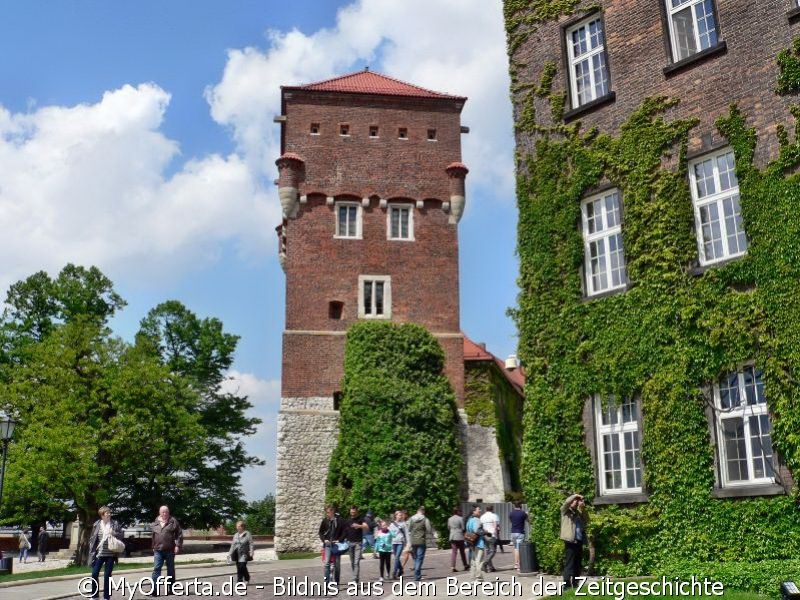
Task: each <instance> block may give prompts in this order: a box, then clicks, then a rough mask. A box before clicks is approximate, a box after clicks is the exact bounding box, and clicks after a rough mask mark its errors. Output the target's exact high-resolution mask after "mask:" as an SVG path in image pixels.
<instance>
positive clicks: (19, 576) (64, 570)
mask: <svg viewBox="0 0 800 600" xmlns="http://www.w3.org/2000/svg"><path fill="white" fill-rule="evenodd" d="M215 562H216V563H219V561H214V560H190V561H187V562H180V563H177V565H176V566H177V567H181V566H183V565H196V564H206V563H215ZM219 564H222V563H219ZM151 568H152V564H150V563H126V562H120V563H117V564H116V565H114V572H115V573H116V572H117V571H129V570H131V569H151ZM91 572H92V569H91V567H89V566H87V565H75V566H71V567H61V568H60V569H48V570H46V571H28V572H27V573H14V574H12V575H0V583H5V582H7V581H23V580H26V579H45V578H47V577H58V576H59V575H85V574H87V573H91Z"/></svg>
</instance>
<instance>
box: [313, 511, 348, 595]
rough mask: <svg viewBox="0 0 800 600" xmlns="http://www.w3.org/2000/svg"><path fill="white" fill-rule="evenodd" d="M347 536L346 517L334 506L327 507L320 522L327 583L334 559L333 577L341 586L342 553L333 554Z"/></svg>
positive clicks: (320, 536) (337, 584) (326, 582)
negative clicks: (337, 512)
mask: <svg viewBox="0 0 800 600" xmlns="http://www.w3.org/2000/svg"><path fill="white" fill-rule="evenodd" d="M344 537H345V534H344V519H342V518H341V517H340V516H339V515H337V514H336V509H335V508H334V507H333V506H326V507H325V518H324V519H322V523H320V524H319V539H320V541H322V561H323V562H324V563H325V571H324V573H325V575H324V576H325V584H326V585H327V584H328V583H329V582H330V577H331V559H333V579H334V581H335V582H336V586H337V587H338V586H339V576H340V574H341V570H342V556H341V554H338V553H337V554H333V547H334V545H335V544H336V543H337V542H341V541H342V540H343V539H344Z"/></svg>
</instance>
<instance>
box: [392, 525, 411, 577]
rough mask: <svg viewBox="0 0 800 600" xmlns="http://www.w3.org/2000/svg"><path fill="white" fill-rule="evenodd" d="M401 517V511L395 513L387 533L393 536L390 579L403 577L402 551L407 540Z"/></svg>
mask: <svg viewBox="0 0 800 600" xmlns="http://www.w3.org/2000/svg"><path fill="white" fill-rule="evenodd" d="M403 516H404V515H403V511H402V510H398V511H395V513H394V522H393V523H392V524H391V525H390V526H389V531H391V532H392V534H393V537H392V553H393V554H394V568H393V569H392V579H397V578H398V577H402V575H403V565H402V557H403V550H404V549H405V546H406V538H408V531H407V530H406V522H405V519H404V518H403Z"/></svg>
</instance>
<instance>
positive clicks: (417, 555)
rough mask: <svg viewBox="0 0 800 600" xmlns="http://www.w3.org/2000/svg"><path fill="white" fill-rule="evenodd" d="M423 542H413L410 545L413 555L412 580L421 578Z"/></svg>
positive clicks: (425, 548) (423, 558)
mask: <svg viewBox="0 0 800 600" xmlns="http://www.w3.org/2000/svg"><path fill="white" fill-rule="evenodd" d="M427 548H428V547H427V546H426V545H425V544H414V545H413V546H411V555H412V556H413V557H414V581H419V580H420V579H422V561H424V560H425V550H427Z"/></svg>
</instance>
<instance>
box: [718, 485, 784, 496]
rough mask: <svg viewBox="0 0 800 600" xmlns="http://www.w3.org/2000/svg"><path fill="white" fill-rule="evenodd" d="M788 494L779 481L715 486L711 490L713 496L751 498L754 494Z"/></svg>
mask: <svg viewBox="0 0 800 600" xmlns="http://www.w3.org/2000/svg"><path fill="white" fill-rule="evenodd" d="M781 495H786V490H785V489H784V487H783V486H782V485H779V484H777V483H766V484H761V485H743V486H738V487H727V488H714V489H713V490H711V497H712V498H750V497H753V496H781Z"/></svg>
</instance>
